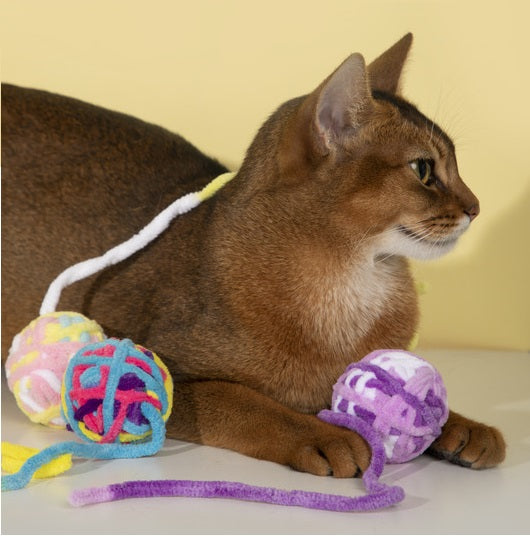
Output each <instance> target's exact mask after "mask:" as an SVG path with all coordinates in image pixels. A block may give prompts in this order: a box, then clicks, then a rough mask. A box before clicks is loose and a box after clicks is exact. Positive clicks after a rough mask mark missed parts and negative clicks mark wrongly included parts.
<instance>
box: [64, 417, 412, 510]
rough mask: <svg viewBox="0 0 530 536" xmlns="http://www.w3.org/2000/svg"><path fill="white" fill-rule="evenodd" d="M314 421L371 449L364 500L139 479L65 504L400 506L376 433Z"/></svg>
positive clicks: (360, 424)
mask: <svg viewBox="0 0 530 536" xmlns="http://www.w3.org/2000/svg"><path fill="white" fill-rule="evenodd" d="M318 416H319V418H321V419H322V420H324V421H326V422H328V423H330V424H334V425H336V426H343V427H346V428H350V429H352V430H355V431H356V432H357V433H359V434H361V435H362V436H363V438H364V439H365V440H366V441H367V443H368V444H369V445H370V448H371V449H372V459H371V461H370V466H369V467H368V469H367V470H366V471H365V472H364V474H363V484H364V486H365V488H366V491H367V493H368V494H367V495H361V496H359V497H346V496H343V495H333V494H327V493H318V492H311V491H303V490H289V491H288V490H280V489H277V488H267V487H261V486H251V485H248V484H243V483H240V482H224V481H197V480H147V481H146V480H138V481H129V482H123V483H121V484H111V485H109V486H104V487H100V488H97V487H96V488H87V489H79V490H74V491H73V492H72V494H71V495H70V504H72V505H73V506H85V505H87V504H95V503H101V502H109V501H119V500H122V499H131V498H146V497H192V498H209V499H212V498H222V499H238V500H244V501H254V502H262V503H269V504H277V505H281V506H300V507H304V508H312V509H318V510H330V511H334V512H366V511H373V510H378V509H380V508H386V507H389V506H392V505H393V504H396V503H398V502H400V501H402V500H403V499H404V497H405V492H404V491H403V489H402V488H400V487H399V486H387V485H386V484H383V483H381V482H379V476H381V474H382V472H383V468H384V465H385V459H386V458H385V452H384V448H383V446H382V444H381V442H380V440H379V438H378V436H377V432H375V431H374V430H373V429H372V428H371V427H370V426H369V425H368V424H367V423H365V422H364V421H363V420H362V419H360V418H358V417H354V416H352V415H347V414H344V413H335V412H333V411H329V410H324V411H321V412H320V413H319V415H318Z"/></svg>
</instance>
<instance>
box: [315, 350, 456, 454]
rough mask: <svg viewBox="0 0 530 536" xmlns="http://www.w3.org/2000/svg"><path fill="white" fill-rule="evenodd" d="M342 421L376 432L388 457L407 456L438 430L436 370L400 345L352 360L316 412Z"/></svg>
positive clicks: (441, 394)
mask: <svg viewBox="0 0 530 536" xmlns="http://www.w3.org/2000/svg"><path fill="white" fill-rule="evenodd" d="M319 416H320V417H321V418H322V419H324V420H326V421H328V422H332V423H334V424H340V425H342V426H344V425H345V423H346V424H347V423H348V421H351V424H352V426H351V428H353V429H355V421H357V422H358V419H361V420H362V421H364V422H365V423H366V424H367V425H369V426H370V427H371V428H372V429H373V430H374V431H375V432H376V434H377V435H378V436H379V439H380V440H381V442H382V444H383V446H384V449H385V455H386V461H387V462H388V463H401V462H406V461H409V460H411V459H413V458H415V457H416V456H419V455H420V454H421V453H423V452H424V451H425V450H426V449H427V448H428V447H429V446H430V445H431V443H432V442H433V441H434V440H435V439H436V438H437V437H438V436H439V435H440V433H441V431H442V426H443V425H444V424H445V422H446V421H447V417H448V416H449V409H448V405H447V393H446V390H445V386H444V384H443V381H442V377H441V376H440V374H439V372H438V371H437V370H436V369H435V368H434V367H433V366H432V365H431V364H430V363H428V362H427V361H425V360H424V359H422V358H421V357H418V356H417V355H414V354H412V353H410V352H406V351H404V350H377V351H375V352H372V353H371V354H368V355H367V356H366V357H364V358H363V359H361V360H360V361H358V362H357V363H352V364H351V365H350V366H349V367H348V368H347V369H346V371H345V372H344V374H343V375H342V376H341V377H340V378H339V380H338V381H337V383H336V384H335V386H334V387H333V397H332V405H331V410H327V411H323V412H321V413H320V415H319Z"/></svg>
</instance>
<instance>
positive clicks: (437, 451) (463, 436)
mask: <svg viewBox="0 0 530 536" xmlns="http://www.w3.org/2000/svg"><path fill="white" fill-rule="evenodd" d="M428 453H429V454H432V455H433V456H436V457H437V458H442V459H444V460H448V461H450V462H451V463H455V464H457V465H462V466H463V467H470V468H471V469H486V468H488V467H495V466H496V465H498V464H499V463H501V462H502V461H503V460H504V458H505V455H506V444H505V442H504V439H503V437H502V434H501V433H500V432H499V431H498V430H497V429H496V428H493V427H492V426H488V425H486V424H482V423H479V422H476V421H472V420H471V419H466V418H465V417H462V416H461V415H458V413H454V412H452V411H451V412H450V414H449V419H448V420H447V423H446V424H445V426H444V427H443V429H442V434H441V435H440V437H438V439H436V441H434V443H433V444H432V445H431V446H430V448H429V450H428Z"/></svg>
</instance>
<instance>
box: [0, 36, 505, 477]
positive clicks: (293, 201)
mask: <svg viewBox="0 0 530 536" xmlns="http://www.w3.org/2000/svg"><path fill="white" fill-rule="evenodd" d="M411 40H412V37H411V36H410V35H407V36H405V37H404V38H403V39H402V40H401V41H399V42H398V43H396V44H395V45H394V46H393V47H392V48H391V49H389V50H388V51H387V52H386V53H384V54H383V55H382V56H380V57H379V58H378V59H377V60H376V61H375V62H374V63H372V64H371V65H370V66H369V67H368V69H365V66H364V60H363V59H362V57H361V56H360V55H359V54H354V55H352V56H351V57H350V58H348V59H347V60H346V61H345V62H344V63H343V64H342V65H341V66H340V67H339V68H338V69H337V70H336V71H335V72H334V73H333V74H332V75H331V76H330V77H329V78H328V79H327V80H325V81H324V82H323V83H322V84H321V85H320V86H319V87H318V88H317V89H316V90H315V91H314V92H312V93H311V94H309V95H308V96H305V97H301V98H298V99H294V100H292V101H290V102H287V103H286V104H284V105H283V106H281V107H280V108H279V109H278V110H277V111H276V112H275V113H274V114H273V115H272V116H271V117H270V119H269V120H268V121H267V122H266V123H265V124H264V125H263V127H262V128H261V129H260V131H259V132H258V134H257V136H256V138H255V140H254V141H253V143H252V145H251V146H250V148H249V150H248V153H247V156H246V158H245V161H244V163H243V166H242V167H241V169H240V171H239V173H238V175H237V177H236V178H235V179H234V180H233V181H232V182H231V183H229V185H228V186H226V187H225V188H224V189H223V190H222V191H221V192H220V193H219V194H218V195H216V196H215V197H214V198H213V199H211V200H210V201H208V202H207V203H205V204H204V205H201V206H200V207H199V208H198V209H197V210H195V211H193V212H191V213H189V214H187V215H186V216H184V217H181V218H180V219H179V220H178V221H175V222H174V223H173V224H172V225H171V227H170V229H169V230H168V231H167V232H166V233H165V234H164V235H163V236H161V237H160V238H159V239H157V240H156V241H155V242H154V243H152V244H151V245H150V246H148V247H147V248H145V250H143V251H141V252H140V253H137V254H136V255H134V256H133V257H132V258H131V259H129V260H127V261H125V262H122V263H121V264H119V265H117V266H115V267H113V268H110V269H107V270H105V271H104V272H102V273H101V274H99V275H97V276H94V277H92V278H90V279H89V280H87V281H84V282H80V283H77V284H75V285H73V286H72V287H71V288H69V289H67V290H66V291H65V292H64V293H63V298H62V300H61V303H60V309H62V310H76V311H81V312H83V313H84V314H86V315H87V316H89V317H91V318H94V319H96V320H97V321H98V322H100V323H101V324H102V325H103V326H104V328H105V331H106V333H107V334H108V335H115V336H127V337H130V338H131V339H133V340H134V341H136V342H138V343H141V344H144V345H145V346H147V347H149V348H152V349H153V350H155V351H156V352H157V353H159V354H160V355H161V357H162V358H163V359H164V361H165V362H166V363H167V364H168V366H169V367H170V369H171V372H172V374H173V375H174V379H175V381H176V387H175V396H176V403H175V410H174V411H173V415H172V418H171V419H170V422H169V425H168V433H169V436H170V437H173V438H179V439H183V440H189V441H195V442H201V443H204V444H208V445H216V446H220V447H225V448H230V449H234V450H236V451H239V452H241V453H244V454H248V455H250V456H255V457H257V458H262V459H267V460H273V461H276V462H279V463H283V464H288V465H290V466H291V467H294V468H296V469H299V470H302V471H309V472H311V473H315V474H319V475H326V474H333V475H335V476H352V475H354V474H356V473H358V472H359V469H360V470H362V469H364V468H366V466H367V464H368V461H369V456H370V454H369V450H368V448H367V445H366V444H365V442H364V441H363V440H362V439H361V438H360V437H359V436H357V435H356V434H355V433H353V432H350V431H348V430H346V429H341V428H338V427H334V426H331V425H328V424H326V423H323V422H321V421H319V420H318V419H317V418H316V417H315V416H314V414H315V413H316V412H317V411H318V410H320V409H321V408H323V407H325V406H326V405H327V404H328V403H329V400H330V394H331V388H332V385H333V383H334V382H335V380H336V379H337V378H338V376H339V375H340V374H341V373H342V372H343V370H344V369H345V367H346V366H347V365H348V363H350V362H351V361H352V360H355V359H359V358H361V357H362V356H363V355H365V354H366V353H368V352H369V351H371V350H374V349H376V348H404V347H407V345H408V343H409V341H410V339H411V337H412V336H413V334H414V332H415V329H416V326H417V320H418V307H417V300H416V293H415V290H414V285H413V281H412V279H411V276H410V274H409V270H408V266H407V261H406V260H405V257H404V254H403V253H401V252H399V251H397V252H396V251H394V249H395V246H394V244H395V243H397V242H395V238H396V236H398V235H399V237H400V238H399V239H398V242H399V241H400V240H406V239H405V238H404V234H403V230H401V231H399V230H397V231H396V228H397V226H398V225H402V226H405V227H406V228H408V229H409V230H411V231H415V232H416V235H415V236H414V237H413V238H410V237H409V240H410V241H411V242H412V241H415V242H422V240H420V235H422V234H423V235H428V237H427V238H429V239H430V242H428V241H424V242H422V243H423V244H427V243H428V244H430V245H429V248H430V249H431V250H432V251H433V252H437V254H441V253H443V251H442V249H443V248H442V249H440V248H439V246H437V245H436V243H435V242H436V241H437V240H443V239H444V237H447V236H448V235H449V234H451V233H453V232H454V231H455V229H456V228H457V224H458V222H459V221H464V223H467V224H468V223H469V221H471V219H473V218H474V217H475V216H476V215H477V214H478V201H477V200H476V198H475V197H474V195H473V194H472V193H471V192H470V191H469V189H468V188H467V187H466V186H465V185H464V183H463V182H462V180H461V178H460V177H459V175H458V170H457V167H456V160H455V156H454V150H453V145H452V143H451V141H450V139H449V138H448V137H447V136H446V135H445V134H444V133H443V132H442V131H441V130H440V129H439V127H438V126H436V125H435V124H434V123H432V122H431V121H428V120H427V119H426V118H425V117H424V116H422V115H421V114H420V113H419V112H418V111H417V110H416V109H415V108H414V107H412V106H411V105H410V104H408V103H406V101H404V100H402V99H401V98H400V97H398V96H397V95H396V93H397V91H398V84H399V77H400V73H401V70H402V67H403V64H404V61H405V59H406V56H407V52H408V50H409V47H410V44H411ZM2 127H3V145H2V158H3V177H2V185H3V192H2V213H3V221H2V233H3V241H2V275H3V285H2V299H3V308H2V336H3V337H2V342H3V355H4V356H5V354H6V350H7V348H8V347H9V342H10V340H11V339H12V337H13V336H14V335H15V334H16V333H17V332H18V331H19V330H20V329H22V328H23V327H24V326H25V325H26V324H27V323H29V322H30V321H31V320H32V319H33V318H34V317H36V316H37V314H38V309H39V303H40V301H41V300H42V298H43V296H44V293H45V291H46V288H47V286H48V284H49V283H50V282H51V281H52V279H53V278H54V277H55V276H56V275H57V274H58V273H59V272H61V271H62V270H63V269H64V268H66V267H67V266H69V265H71V264H73V263H75V262H77V261H80V260H83V259H86V258H89V257H91V256H95V255H98V254H100V253H102V252H104V251H106V250H107V249H108V248H110V247H111V246H113V245H115V244H117V243H119V242H121V241H123V240H125V239H127V238H128V237H130V236H131V235H132V234H134V233H135V232H137V231H138V230H139V229H140V228H141V227H142V226H143V225H145V224H146V223H147V222H148V221H149V220H150V219H151V218H152V217H153V216H154V215H155V214H157V213H158V212H159V211H160V210H161V209H162V208H163V207H165V206H167V205H168V204H169V203H170V202H171V201H172V200H174V199H175V198H177V197H179V196H181V195H182V194H184V193H186V192H189V191H194V190H197V189H199V188H200V187H201V186H203V185H205V184H206V183H207V182H208V181H210V180H211V179H212V178H213V177H215V176H216V175H218V174H220V173H222V172H223V171H225V168H224V167H223V166H222V165H220V164H219V163H218V162H216V161H214V160H212V159H210V158H208V157H206V156H204V155H203V154H201V153H200V152H199V151H198V150H197V149H195V148H194V147H192V146H191V145H190V144H189V143H187V142H186V141H185V140H184V139H182V138H181V137H179V136H177V135H174V134H171V133H169V132H167V131H165V130H163V129H161V128H159V127H156V126H153V125H150V124H146V123H143V122H142V121H139V120H137V119H133V118H131V117H128V116H125V115H122V114H118V113H115V112H111V111H107V110H103V109H101V108H97V107H95V106H91V105H89V104H85V103H82V102H79V101H76V100H73V99H69V98H65V97H61V96H58V95H53V94H49V93H46V92H42V91H36V90H30V89H22V88H18V87H14V86H9V85H4V87H3V88H2ZM422 155H423V156H422ZM419 157H425V158H427V157H428V158H432V159H433V160H434V161H435V169H436V173H437V176H438V179H439V180H438V182H437V184H435V185H433V186H429V187H426V186H424V185H422V184H421V183H420V181H419V180H418V178H417V177H416V176H415V175H414V173H413V171H412V170H411V168H410V166H409V162H410V161H412V160H414V159H415V158H419ZM465 214H467V215H468V218H467V217H466V216H464V215H465ZM418 222H421V223H418ZM392 229H393V230H394V231H392V232H393V233H394V234H392V233H391V234H390V235H389V234H388V232H389V230H392ZM440 247H441V246H440ZM438 249H439V251H438ZM432 451H433V452H434V453H435V454H437V455H439V456H442V457H445V458H447V459H450V460H451V461H454V462H455V463H459V464H462V465H467V466H472V467H475V468H480V467H489V466H493V465H495V464H497V463H499V462H500V461H501V460H502V459H503V457H504V443H503V439H502V436H501V435H500V434H499V432H497V431H496V430H495V429H493V428H490V427H487V426H485V425H482V424H479V423H476V422H473V421H470V420H467V419H465V418H464V417H461V416H459V415H458V414H456V413H454V412H451V416H450V418H449V421H448V423H447V425H446V426H445V427H444V431H443V434H442V436H441V437H440V438H439V439H438V440H437V442H436V443H435V445H434V446H433V448H432Z"/></svg>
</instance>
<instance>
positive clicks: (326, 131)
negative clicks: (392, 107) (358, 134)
mask: <svg viewBox="0 0 530 536" xmlns="http://www.w3.org/2000/svg"><path fill="white" fill-rule="evenodd" d="M317 95H318V99H317V102H316V107H315V111H314V114H315V115H314V126H315V134H316V137H317V140H316V141H317V147H318V148H319V149H320V152H321V153H323V154H327V153H328V152H329V151H330V149H331V147H332V146H333V145H337V144H340V141H341V139H343V138H344V137H346V136H347V135H348V134H349V133H352V132H354V131H355V129H356V128H358V127H359V126H360V125H361V123H362V121H363V119H364V118H365V117H366V116H367V114H368V113H369V111H370V110H371V107H372V103H373V100H372V96H371V91H370V85H369V83H368V75H367V72H366V65H365V63H364V58H363V57H362V56H361V55H360V54H352V55H351V56H350V57H349V58H347V59H346V60H345V61H344V62H343V63H342V64H341V65H340V66H339V67H338V68H337V70H336V71H335V72H334V73H333V74H332V75H331V76H330V77H329V78H328V79H327V80H325V81H324V83H323V84H322V85H321V86H320V87H319V89H318V90H317Z"/></svg>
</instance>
